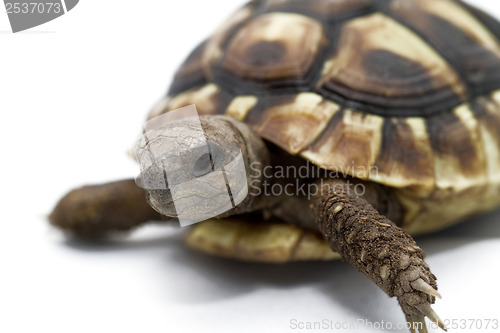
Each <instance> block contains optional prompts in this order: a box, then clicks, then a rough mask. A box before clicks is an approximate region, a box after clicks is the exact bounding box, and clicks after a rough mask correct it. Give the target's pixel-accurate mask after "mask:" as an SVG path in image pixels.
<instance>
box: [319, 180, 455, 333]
mask: <svg viewBox="0 0 500 333" xmlns="http://www.w3.org/2000/svg"><path fill="white" fill-rule="evenodd" d="M313 210H314V213H315V216H316V217H317V220H316V223H317V227H318V229H319V230H320V231H321V233H322V234H323V235H324V237H325V238H326V239H327V240H328V242H329V243H330V246H331V248H332V249H333V250H334V251H336V252H338V253H340V254H341V255H342V257H343V258H344V259H345V260H346V261H348V262H349V263H351V264H352V265H353V266H354V267H356V269H358V270H359V271H360V272H362V273H363V274H365V275H366V276H367V277H368V278H370V279H371V280H372V281H373V282H374V283H375V284H376V285H377V286H379V287H380V288H381V289H382V290H383V291H385V292H386V293H387V294H388V295H389V296H390V297H393V296H396V297H397V299H398V301H399V304H400V305H401V308H402V309H403V312H404V314H405V316H406V320H407V321H408V322H409V323H410V324H411V325H412V326H413V327H415V326H414V323H417V324H418V323H421V324H418V325H422V326H421V328H419V331H420V332H427V329H426V327H425V321H424V318H425V317H428V318H429V319H430V320H432V321H433V322H435V323H437V324H438V325H439V327H441V328H442V329H444V330H445V327H444V324H443V322H442V321H441V320H440V319H439V317H438V316H437V315H436V313H435V312H434V311H433V310H432V308H431V306H430V305H431V304H432V303H434V301H435V297H440V295H439V293H438V292H437V290H436V289H437V285H436V277H435V276H434V275H433V274H432V273H431V271H430V269H429V266H427V264H426V263H425V261H424V257H425V255H424V253H423V251H422V249H421V248H420V247H418V246H417V244H416V243H415V241H414V240H413V238H412V237H411V236H410V235H408V234H407V233H406V232H405V231H404V230H403V229H401V228H399V227H398V226H397V225H396V224H395V223H394V222H392V221H391V220H389V219H388V218H386V217H385V216H383V215H382V214H380V213H379V211H377V210H376V209H375V208H374V207H373V206H372V205H370V204H369V203H368V201H367V200H365V199H364V198H362V197H360V196H358V195H356V194H355V193H354V190H353V187H352V186H350V185H349V184H348V183H347V182H343V181H339V180H331V181H327V182H326V183H323V185H322V191H321V193H320V194H318V195H317V196H316V197H315V198H313ZM412 331H414V329H412Z"/></svg>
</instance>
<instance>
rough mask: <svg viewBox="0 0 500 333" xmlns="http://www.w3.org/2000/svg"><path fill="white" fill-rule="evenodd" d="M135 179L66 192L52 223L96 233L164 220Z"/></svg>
mask: <svg viewBox="0 0 500 333" xmlns="http://www.w3.org/2000/svg"><path fill="white" fill-rule="evenodd" d="M160 219H162V217H161V215H160V214H159V213H157V212H156V211H155V210H153V209H152V208H151V207H150V206H149V204H148V203H147V200H146V194H145V192H144V190H143V189H142V188H140V187H138V186H137V185H136V184H135V182H134V180H133V179H128V180H122V181H117V182H112V183H107V184H103V185H94V186H84V187H82V188H78V189H75V190H72V191H71V192H69V193H68V194H66V195H65V196H64V197H63V198H62V199H61V200H60V201H59V202H58V203H57V205H56V206H55V208H54V210H53V211H52V213H51V214H50V216H49V220H50V223H51V224H52V225H54V226H56V227H58V228H60V229H62V230H64V231H68V232H70V233H72V234H74V235H76V236H85V237H95V236H103V235H106V234H108V233H110V232H116V231H128V230H130V229H132V228H134V227H137V226H139V225H141V224H143V223H145V222H147V221H150V220H160Z"/></svg>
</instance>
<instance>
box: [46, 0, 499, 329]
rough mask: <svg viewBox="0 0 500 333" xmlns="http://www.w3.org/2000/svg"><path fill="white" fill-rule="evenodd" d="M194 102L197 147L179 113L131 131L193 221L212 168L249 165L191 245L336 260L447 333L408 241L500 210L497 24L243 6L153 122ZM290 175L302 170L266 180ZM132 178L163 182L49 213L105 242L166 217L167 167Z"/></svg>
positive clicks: (425, 0)
mask: <svg viewBox="0 0 500 333" xmlns="http://www.w3.org/2000/svg"><path fill="white" fill-rule="evenodd" d="M192 104H194V105H196V107H197V109H198V112H199V113H200V117H199V123H200V125H201V127H202V129H203V131H204V134H203V135H204V136H205V139H206V142H205V144H206V145H208V146H209V147H211V148H210V149H209V150H208V153H205V154H203V155H200V154H199V152H196V149H192V145H191V146H190V144H188V143H189V142H191V141H190V140H191V139H190V138H192V134H193V133H192V128H191V127H190V126H191V124H190V123H189V122H188V121H184V122H183V121H182V120H181V121H180V122H176V123H175V124H174V125H169V124H166V125H165V126H164V127H160V128H158V129H157V131H156V132H157V133H156V134H155V135H154V136H153V137H152V138H151V139H150V140H149V141H148V140H146V141H144V138H143V139H142V145H143V148H144V147H146V148H147V147H149V146H150V145H153V144H156V149H158V150H159V155H160V157H159V158H160V159H161V158H162V156H161V155H162V154H164V155H167V154H170V155H171V154H174V155H176V156H182V158H183V161H184V162H185V163H184V164H183V166H184V167H183V170H181V171H182V172H183V173H184V176H185V177H187V178H188V179H189V180H192V181H193V183H192V184H195V185H196V186H191V188H189V189H184V190H183V192H182V197H183V199H184V200H185V201H184V203H185V205H186V207H184V208H186V209H187V213H188V214H194V215H196V214H198V213H200V212H201V213H207V212H208V211H209V210H210V209H213V208H214V201H215V202H216V201H217V200H214V195H213V193H210V195H205V196H204V193H206V192H207V191H208V192H210V190H208V189H207V188H210V187H211V186H212V185H213V184H212V183H211V180H207V179H212V178H206V177H208V176H209V175H210V174H212V173H214V171H215V170H216V169H217V170H225V172H228V173H229V172H231V170H232V168H235V165H234V163H232V162H233V161H234V156H233V155H232V154H227V149H229V148H228V147H229V146H231V147H236V148H237V149H239V151H240V153H241V154H240V157H241V161H243V164H244V166H245V169H244V170H246V171H245V173H244V174H243V179H233V180H229V181H228V180H227V179H226V185H228V186H232V185H234V184H229V183H231V182H238V181H239V182H241V181H245V180H246V181H247V184H251V186H248V193H246V196H245V197H244V198H243V199H242V200H241V202H239V203H237V204H235V203H234V202H233V205H232V206H231V207H230V208H229V209H227V210H225V211H218V213H217V210H215V211H213V212H214V214H213V217H214V218H210V219H207V220H206V221H204V222H201V223H199V224H197V225H195V226H194V227H193V228H192V232H191V233H190V234H189V236H188V243H189V244H191V245H192V246H194V247H196V248H198V249H201V250H203V251H205V252H208V253H211V254H216V255H221V256H226V257H232V258H236V259H241V260H254V261H265V262H286V261H292V260H331V259H337V258H342V259H343V260H345V261H347V262H349V263H350V264H352V265H353V266H354V267H355V268H356V269H357V270H359V271H360V272H362V273H364V274H365V275H366V276H367V277H368V278H369V279H371V280H372V281H373V282H374V283H375V284H376V285H377V286H379V287H380V288H381V289H382V290H383V291H384V292H386V293H387V294H388V295H389V296H391V297H393V296H395V297H396V298H397V300H398V302H399V304H400V306H401V308H402V310H403V312H404V314H405V316H406V320H407V321H408V322H409V323H411V324H415V323H417V324H419V323H421V324H423V326H420V328H418V331H420V332H426V331H427V330H426V328H425V321H424V319H425V317H428V318H429V319H430V320H431V321H433V322H435V323H437V324H438V326H439V327H441V328H442V329H445V327H444V324H443V322H442V321H441V320H440V319H439V317H438V316H437V315H436V313H435V312H434V311H433V310H432V308H431V304H433V303H434V302H435V298H436V297H438V298H439V297H440V295H439V293H438V291H437V284H436V277H435V276H434V275H433V274H432V273H431V271H430V269H429V267H428V265H427V264H426V263H425V261H424V256H425V255H424V252H423V250H422V249H421V248H420V247H419V246H418V245H417V244H416V242H415V241H414V240H413V238H412V236H413V235H419V234H425V233H430V232H435V231H438V230H441V229H444V228H446V227H448V226H450V225H452V224H455V223H457V222H459V221H462V220H464V219H467V218H469V217H471V216H474V215H477V214H481V213H484V212H486V211H488V210H491V209H494V208H495V207H498V206H500V24H499V23H498V22H497V21H496V20H495V19H493V18H491V17H490V16H488V15H487V14H485V13H484V12H482V11H480V10H479V9H477V8H474V7H472V6H471V5H469V4H466V3H464V2H461V1H455V0H254V1H251V2H249V3H248V4H246V5H245V6H243V7H242V8H241V9H240V10H238V11H237V12H236V13H235V14H234V15H232V16H231V18H230V19H229V20H228V21H227V22H226V23H225V24H223V25H222V26H221V27H220V28H219V29H218V30H217V31H216V32H215V33H214V34H213V35H212V36H211V37H209V38H208V39H207V40H206V41H204V42H202V43H201V44H200V45H199V46H198V47H197V48H196V49H195V50H194V51H193V52H192V53H191V54H190V55H189V56H188V57H187V59H186V61H185V62H184V64H183V65H182V66H181V67H180V69H179V70H178V71H177V73H176V74H175V77H174V79H173V83H172V85H171V87H170V90H169V91H168V93H167V96H166V97H165V98H163V99H162V100H161V101H160V102H159V103H158V105H157V106H155V107H154V108H153V110H152V111H151V113H150V114H149V116H148V119H150V120H152V119H156V118H157V117H161V116H162V115H168V114H171V113H170V111H173V110H177V109H179V108H182V107H185V106H188V105H192ZM182 110H183V109H181V111H182ZM228 156H232V157H228ZM136 157H137V159H138V160H139V162H141V163H142V162H143V161H142V159H144V158H145V157H144V156H142V155H137V156H136ZM299 168H305V170H307V171H308V174H307V175H306V176H304V177H302V176H300V175H297V174H288V175H287V176H282V175H281V176H279V175H278V174H277V172H276V170H281V171H283V170H285V171H289V170H297V169H299ZM155 170H156V169H155ZM269 170H271V172H266V171H269ZM143 176H144V177H145V178H149V179H155V177H156V179H158V178H159V179H163V181H164V182H165V184H166V186H165V188H146V189H143V188H142V187H139V186H137V184H136V182H135V181H134V180H133V179H130V180H123V181H118V182H113V183H109V184H104V185H96V186H86V187H83V188H80V189H76V190H73V191H72V192H70V193H69V194H68V195H66V196H65V197H64V198H63V199H61V201H60V202H59V203H58V204H57V205H56V207H55V208H54V210H53V212H52V214H51V215H50V221H51V223H52V224H53V225H55V226H58V227H60V228H62V229H63V230H66V231H68V232H70V233H72V234H75V235H79V236H85V237H100V236H102V235H107V234H109V233H112V232H114V231H126V230H130V229H132V228H134V227H136V226H139V225H141V224H143V223H145V222H147V221H150V220H159V219H162V218H164V217H170V218H174V219H175V217H176V216H178V214H177V211H176V206H175V202H174V200H173V199H172V191H173V187H169V185H168V180H167V179H166V178H167V177H166V175H165V170H161V168H160V170H156V171H154V170H152V169H151V170H147V171H146V172H145V175H144V172H143ZM244 178H246V179H244ZM228 182H229V183H228ZM269 186H271V187H272V186H278V187H280V186H281V188H282V189H283V188H284V187H286V186H288V189H291V191H290V192H286V193H284V192H281V193H267V192H268V191H267V192H266V190H267V189H269ZM303 186H306V188H307V189H308V190H309V191H308V192H307V193H305V192H304V191H301V189H302V187H303ZM313 188H314V189H316V191H311V189H313ZM359 189H362V191H357V190H359ZM224 191H227V188H225V190H224ZM208 192H207V193H208ZM226 193H227V192H226ZM146 198H147V200H145V199H146ZM232 199H233V198H232ZM183 213H185V212H184V211H183ZM167 220H168V219H167ZM412 327H415V326H412ZM411 330H412V331H415V329H413V328H412V329H411Z"/></svg>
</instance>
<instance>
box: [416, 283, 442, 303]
mask: <svg viewBox="0 0 500 333" xmlns="http://www.w3.org/2000/svg"><path fill="white" fill-rule="evenodd" d="M411 286H412V287H413V289H416V290H419V291H421V292H423V293H426V294H427V295H431V296H434V297H437V298H439V299H441V294H440V293H438V291H437V290H436V289H434V288H432V287H431V285H430V284H428V283H427V282H425V281H424V280H422V279H418V280H416V281H413V282H412V283H411Z"/></svg>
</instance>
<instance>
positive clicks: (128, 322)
mask: <svg viewBox="0 0 500 333" xmlns="http://www.w3.org/2000/svg"><path fill="white" fill-rule="evenodd" d="M471 2H473V3H476V4H477V5H480V6H481V7H483V8H486V9H487V10H488V11H489V12H490V13H492V14H493V15H496V16H497V17H500V4H497V1H491V0H484V1H471ZM242 3H243V1H235V0H225V1H221V0H216V1H194V0H184V1H179V2H178V1H175V2H174V1H153V0H141V1H123V0H121V1H118V0H106V1H90V0H82V1H81V2H80V3H79V4H78V6H77V7H75V8H74V9H73V10H72V11H71V12H69V13H68V14H67V15H64V16H63V17H61V18H59V19H57V20H55V21H53V22H49V23H47V24H45V25H43V26H39V27H36V28H34V29H31V30H29V31H27V32H24V33H19V34H15V35H14V34H12V33H10V27H9V25H8V19H7V15H6V14H4V13H3V8H2V10H1V11H2V13H0V47H1V51H0V60H1V61H0V115H1V121H0V136H1V146H0V147H1V150H0V153H1V164H0V167H1V176H2V178H1V179H2V184H1V185H0V195H1V201H0V207H1V210H0V214H1V215H0V221H1V228H0V246H1V249H0V256H1V257H0V332H8V333H11V332H23V333H24V332H30V333H35V332H53V333H62V332H93V333H100V332H121V333H129V332H148V333H149V332H151V333H156V332H297V331H299V330H293V329H291V328H290V320H292V319H296V320H298V321H318V320H323V319H328V320H333V321H335V322H340V323H356V320H357V319H358V318H366V319H367V320H368V321H371V322H378V321H381V320H383V321H384V322H392V323H394V325H395V324H396V323H400V322H403V320H404V319H403V315H402V313H401V312H400V310H399V308H398V305H397V302H396V300H394V299H389V298H388V297H387V296H386V295H385V294H384V293H383V292H381V291H380V290H378V289H377V288H376V287H375V286H374V285H373V284H372V283H371V282H369V281H368V280H367V279H366V278H364V277H363V276H362V275H361V274H359V273H357V272H356V271H355V270H354V269H352V268H351V267H350V266H349V265H348V264H346V263H342V262H334V263H302V264H289V265H276V266H274V265H260V264H245V263H239V262H233V261H228V260H223V259H218V258H212V257H209V256H205V255H203V254H199V253H196V252H193V251H191V250H189V249H187V248H185V247H184V246H183V244H182V231H183V230H181V229H179V228H177V227H175V226H171V227H159V226H148V227H145V228H142V229H140V230H139V231H138V232H137V233H135V234H133V235H132V236H131V237H129V238H126V239H123V240H116V241H113V242H110V243H107V244H100V245H89V244H84V243H80V242H76V241H70V240H65V238H64V237H63V236H62V235H61V234H60V233H59V232H58V231H56V230H53V229H52V228H50V227H49V226H48V225H47V223H46V215H47V214H48V213H49V212H50V210H51V208H52V207H53V205H54V204H55V203H56V201H57V200H58V198H59V197H60V196H61V195H62V194H64V193H65V192H66V191H67V190H69V189H70V188H72V187H75V186H79V185H82V184H85V183H98V182H103V181H108V180H114V179H121V178H128V177H132V176H134V175H135V174H136V173H137V172H138V170H137V167H136V165H135V164H134V163H133V162H132V161H130V160H129V159H128V157H127V156H126V154H125V152H126V150H127V149H128V148H129V146H130V145H131V144H132V143H133V142H134V140H135V138H136V135H137V133H139V129H140V125H141V122H142V121H143V120H144V117H145V115H146V113H147V111H148V110H149V108H150V107H151V106H152V105H153V104H154V102H155V101H156V100H158V99H159V98H160V97H161V96H162V95H163V94H164V92H165V91H166V88H167V86H168V84H169V82H170V79H171V77H172V74H173V72H174V70H175V69H176V68H177V66H178V65H179V64H180V62H181V61H182V59H183V58H184V57H185V56H186V55H187V53H188V52H189V51H190V50H191V49H192V48H193V47H194V46H195V45H196V44H197V43H198V42H199V41H200V40H202V39H203V38H204V37H205V36H207V35H208V34H209V32H210V31H212V30H213V29H214V28H215V27H216V26H217V25H218V24H219V23H220V22H222V20H223V19H224V18H225V17H227V16H228V15H229V14H230V13H231V12H232V11H233V10H234V9H236V8H237V7H239V6H240V5H241V4H242ZM499 218H500V212H497V213H491V214H489V215H487V216H485V217H481V218H476V219H474V220H471V221H468V222H467V223H465V224H463V225H459V226H457V227H454V228H452V229H450V230H447V231H445V232H442V233H439V234H437V235H432V236H428V237H420V238H419V239H417V241H418V242H419V244H420V245H421V246H422V247H423V248H424V250H425V251H426V252H427V254H428V259H427V262H428V263H429V265H430V266H431V268H432V270H433V272H434V273H435V274H436V275H437V276H438V283H439V287H440V289H439V290H440V291H441V293H442V295H443V300H438V302H437V304H436V305H435V307H434V308H435V309H436V312H437V313H439V314H440V316H441V317H442V318H443V319H449V320H451V319H492V318H496V319H499V320H500V311H499V310H498V299H499V296H500V292H499V291H498V281H499V278H498V276H499V273H500V269H499V268H498V265H499V259H498V253H499V251H500V223H498V222H499V221H498V220H499ZM323 331H325V332H327V331H329V330H323ZM330 331H331V330H330ZM344 331H345V332H349V331H350V330H344ZM377 331H381V330H377V329H369V328H367V327H364V326H360V328H359V330H358V332H377ZM394 331H395V332H405V330H399V331H398V330H394ZM462 331H463V332H467V331H468V330H462ZM482 331H486V330H481V332H482Z"/></svg>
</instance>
